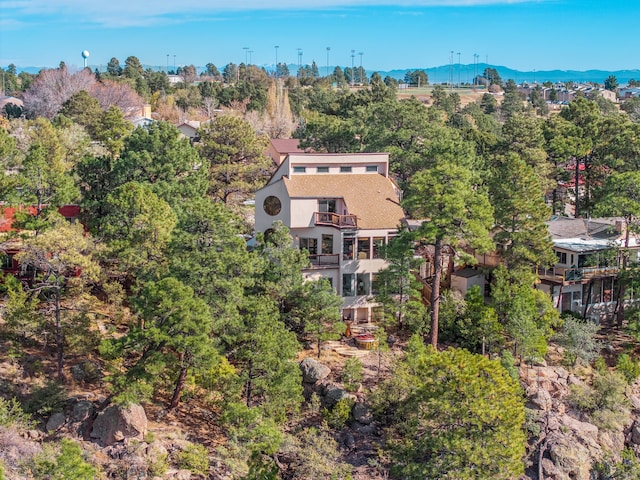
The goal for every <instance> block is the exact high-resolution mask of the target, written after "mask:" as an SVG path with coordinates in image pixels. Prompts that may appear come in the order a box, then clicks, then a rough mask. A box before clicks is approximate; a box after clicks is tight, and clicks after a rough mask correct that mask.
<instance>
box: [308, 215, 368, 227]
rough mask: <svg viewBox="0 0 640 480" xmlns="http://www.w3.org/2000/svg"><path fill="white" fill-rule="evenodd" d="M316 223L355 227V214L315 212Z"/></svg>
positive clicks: (356, 224) (356, 223)
mask: <svg viewBox="0 0 640 480" xmlns="http://www.w3.org/2000/svg"><path fill="white" fill-rule="evenodd" d="M315 224H316V225H330V226H332V227H337V228H357V226H358V222H357V220H356V216H355V215H338V214H337V213H332V212H315Z"/></svg>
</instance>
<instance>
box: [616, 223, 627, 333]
mask: <svg viewBox="0 0 640 480" xmlns="http://www.w3.org/2000/svg"><path fill="white" fill-rule="evenodd" d="M629 223H630V222H628V221H625V236H624V252H623V254H622V271H623V272H624V271H626V270H627V266H628V264H629V262H628V258H629V257H628V253H629ZM626 291H627V289H626V288H625V285H624V282H623V281H621V280H620V275H618V298H617V299H616V310H615V312H616V323H617V324H618V327H622V323H623V321H624V296H625V294H626Z"/></svg>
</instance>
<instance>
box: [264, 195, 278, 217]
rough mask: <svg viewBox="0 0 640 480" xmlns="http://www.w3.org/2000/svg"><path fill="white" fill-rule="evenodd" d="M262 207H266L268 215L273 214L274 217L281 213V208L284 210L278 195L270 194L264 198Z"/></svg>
mask: <svg viewBox="0 0 640 480" xmlns="http://www.w3.org/2000/svg"><path fill="white" fill-rule="evenodd" d="M262 208H264V211H265V212H267V214H268V215H271V216H272V217H273V216H274V215H278V214H279V213H280V210H282V204H281V203H280V199H279V198H278V197H274V196H273V195H269V196H268V197H267V198H265V199H264V203H263V204H262Z"/></svg>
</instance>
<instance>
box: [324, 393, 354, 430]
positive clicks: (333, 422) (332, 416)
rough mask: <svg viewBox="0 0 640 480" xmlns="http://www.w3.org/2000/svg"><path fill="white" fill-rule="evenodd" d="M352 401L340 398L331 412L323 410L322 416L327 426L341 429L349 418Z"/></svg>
mask: <svg viewBox="0 0 640 480" xmlns="http://www.w3.org/2000/svg"><path fill="white" fill-rule="evenodd" d="M352 407H353V400H351V399H350V398H341V399H340V400H338V402H337V403H336V404H335V405H334V406H333V408H332V409H331V410H327V409H324V411H323V416H324V419H325V420H326V422H327V424H328V425H329V426H330V427H333V428H342V427H344V426H345V424H346V423H347V422H348V421H349V418H351V408H352Z"/></svg>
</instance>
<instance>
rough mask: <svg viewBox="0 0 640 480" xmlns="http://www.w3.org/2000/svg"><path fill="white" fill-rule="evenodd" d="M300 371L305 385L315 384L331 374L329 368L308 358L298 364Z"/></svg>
mask: <svg viewBox="0 0 640 480" xmlns="http://www.w3.org/2000/svg"><path fill="white" fill-rule="evenodd" d="M300 370H301V371H302V381H303V382H306V383H317V382H319V381H320V380H324V379H325V378H327V377H328V376H329V374H330V373H331V369H330V368H329V367H327V366H326V365H325V364H323V363H320V362H319V361H317V360H315V359H313V358H310V357H309V358H305V359H304V360H302V362H300Z"/></svg>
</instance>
